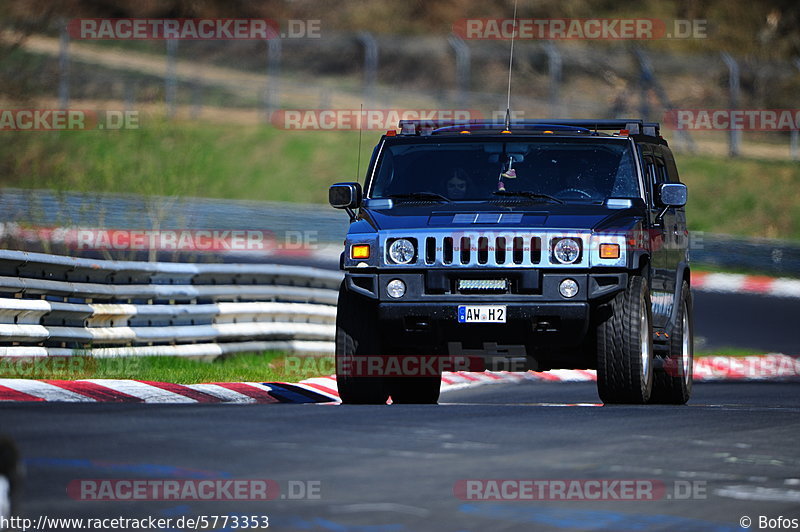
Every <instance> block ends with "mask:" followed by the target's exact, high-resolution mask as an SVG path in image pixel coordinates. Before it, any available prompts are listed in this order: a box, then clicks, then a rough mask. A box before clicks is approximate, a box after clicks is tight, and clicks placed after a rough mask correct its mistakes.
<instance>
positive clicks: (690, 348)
mask: <svg viewBox="0 0 800 532" xmlns="http://www.w3.org/2000/svg"><path fill="white" fill-rule="evenodd" d="M678 305H680V307H679V310H678V317H677V320H676V322H675V326H674V327H673V330H672V336H670V339H669V355H668V356H667V358H666V359H664V366H663V368H662V369H660V370H658V371H656V372H655V375H654V380H653V394H652V395H651V396H650V402H651V403H661V404H670V405H683V404H686V402H687V401H689V397H690V396H691V395H692V372H693V369H694V330H693V326H692V317H693V314H692V293H691V291H690V289H689V283H683V287H682V288H681V295H680V300H679V301H678Z"/></svg>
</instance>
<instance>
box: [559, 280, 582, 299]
mask: <svg viewBox="0 0 800 532" xmlns="http://www.w3.org/2000/svg"><path fill="white" fill-rule="evenodd" d="M558 291H559V292H561V295H562V296H564V297H567V298H570V297H575V296H576V295H577V294H578V283H576V282H575V280H574V279H564V280H563V281H561V284H559V285H558Z"/></svg>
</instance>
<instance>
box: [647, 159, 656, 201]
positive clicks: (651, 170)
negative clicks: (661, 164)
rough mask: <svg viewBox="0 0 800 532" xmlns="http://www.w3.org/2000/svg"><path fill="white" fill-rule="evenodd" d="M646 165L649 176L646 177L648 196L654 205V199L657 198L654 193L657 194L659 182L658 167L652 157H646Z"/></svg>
mask: <svg viewBox="0 0 800 532" xmlns="http://www.w3.org/2000/svg"><path fill="white" fill-rule="evenodd" d="M644 164H645V171H646V172H647V176H646V178H647V183H646V186H647V195H648V197H649V198H650V203H651V204H652V203H653V198H655V194H654V193H655V188H656V182H657V176H656V165H655V163H654V162H653V158H652V157H650V156H645V158H644Z"/></svg>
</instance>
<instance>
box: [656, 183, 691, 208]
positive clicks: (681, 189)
mask: <svg viewBox="0 0 800 532" xmlns="http://www.w3.org/2000/svg"><path fill="white" fill-rule="evenodd" d="M687 196H688V190H687V188H686V185H684V184H681V183H664V184H662V185H661V186H659V187H658V201H659V202H660V203H661V205H663V206H664V207H683V206H684V205H686V198H687Z"/></svg>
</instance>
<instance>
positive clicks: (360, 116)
mask: <svg viewBox="0 0 800 532" xmlns="http://www.w3.org/2000/svg"><path fill="white" fill-rule="evenodd" d="M363 131H364V103H363V102H362V103H361V107H360V111H359V113H358V159H357V160H356V181H359V180H360V179H361V178H360V177H359V176H360V175H361V134H362V132H363Z"/></svg>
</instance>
